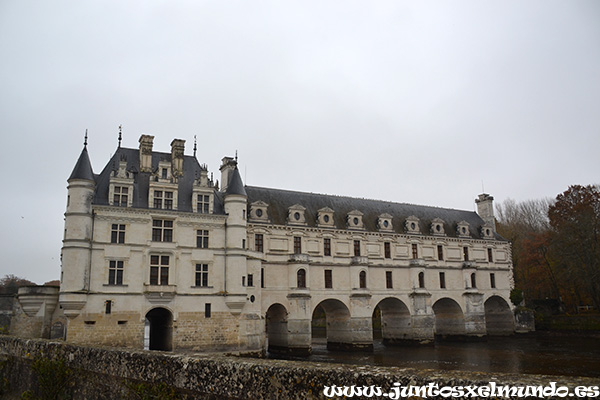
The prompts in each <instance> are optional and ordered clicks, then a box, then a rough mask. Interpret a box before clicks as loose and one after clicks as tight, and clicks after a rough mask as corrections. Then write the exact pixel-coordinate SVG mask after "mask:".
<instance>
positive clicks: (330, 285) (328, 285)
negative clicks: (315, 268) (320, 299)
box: [325, 269, 333, 289]
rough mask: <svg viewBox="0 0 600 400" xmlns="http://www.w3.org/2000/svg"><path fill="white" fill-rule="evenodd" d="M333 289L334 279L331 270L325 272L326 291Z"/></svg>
mask: <svg viewBox="0 0 600 400" xmlns="http://www.w3.org/2000/svg"><path fill="white" fill-rule="evenodd" d="M331 288H333V277H332V275H331V270H330V269H326V270H325V289H331Z"/></svg>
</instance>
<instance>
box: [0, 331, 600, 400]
mask: <svg viewBox="0 0 600 400" xmlns="http://www.w3.org/2000/svg"><path fill="white" fill-rule="evenodd" d="M40 358H42V359H53V360H64V362H65V365H66V366H67V367H68V368H69V369H70V370H71V371H72V375H73V376H74V379H72V380H71V387H69V388H68V390H69V391H70V395H72V398H73V399H91V400H93V399H127V398H136V397H135V396H134V395H132V390H134V391H135V390H138V391H139V390H141V389H140V388H144V387H146V388H148V387H151V386H152V385H155V386H156V385H163V389H164V386H168V387H169V388H170V390H172V391H171V392H169V393H171V394H174V396H172V397H167V396H166V395H163V397H162V398H181V399H257V400H259V399H322V398H326V397H325V396H324V394H323V389H324V387H325V386H332V385H337V386H345V385H347V386H351V385H357V386H371V385H375V386H380V387H382V388H383V389H384V390H386V391H387V390H388V389H389V388H392V387H393V385H394V383H395V382H398V383H400V384H402V385H427V384H429V383H431V382H434V383H437V384H438V385H440V386H465V385H482V386H483V385H488V384H489V382H492V381H493V382H496V384H498V385H513V386H514V385H523V386H524V385H534V386H548V385H549V384H550V382H557V385H560V386H568V387H569V388H571V390H572V389H573V388H574V387H576V386H598V384H599V382H598V379H592V378H572V377H560V376H542V375H511V374H498V373H494V374H484V373H474V372H459V371H434V370H415V369H409V368H394V367H371V366H350V365H341V364H327V363H312V362H303V361H286V360H265V359H254V358H244V357H239V356H226V355H217V354H215V355H190V354H176V353H164V352H153V351H139V350H138V351H131V350H124V349H114V348H99V347H86V346H76V345H72V344H65V343H64V342H55V341H54V342H53V341H49V340H44V339H21V338H16V337H11V336H0V360H1V361H0V371H1V373H2V376H0V378H1V379H2V381H3V390H4V392H5V393H4V396H6V397H2V395H1V394H0V397H2V398H19V397H18V396H19V395H20V394H21V393H23V392H24V391H26V390H36V388H37V389H39V386H38V383H37V377H36V373H34V372H33V369H32V365H33V364H34V362H35V360H39V359H40ZM144 385H146V386H144ZM163 393H165V392H163ZM138 394H139V392H138ZM171 394H169V396H171ZM11 396H13V397H11ZM138 398H139V397H138ZM379 398H386V397H379ZM469 398H471V399H474V398H477V397H469Z"/></svg>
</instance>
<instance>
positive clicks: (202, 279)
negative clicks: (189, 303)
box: [196, 264, 208, 287]
mask: <svg viewBox="0 0 600 400" xmlns="http://www.w3.org/2000/svg"><path fill="white" fill-rule="evenodd" d="M196 286H198V287H207V286H208V264H196Z"/></svg>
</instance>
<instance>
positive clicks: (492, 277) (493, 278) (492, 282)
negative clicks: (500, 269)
mask: <svg viewBox="0 0 600 400" xmlns="http://www.w3.org/2000/svg"><path fill="white" fill-rule="evenodd" d="M490 287H491V288H492V289H496V274H494V273H493V272H492V273H490Z"/></svg>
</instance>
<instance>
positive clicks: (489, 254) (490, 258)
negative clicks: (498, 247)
mask: <svg viewBox="0 0 600 400" xmlns="http://www.w3.org/2000/svg"><path fill="white" fill-rule="evenodd" d="M487 250H488V261H489V262H494V257H493V256H492V249H487Z"/></svg>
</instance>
